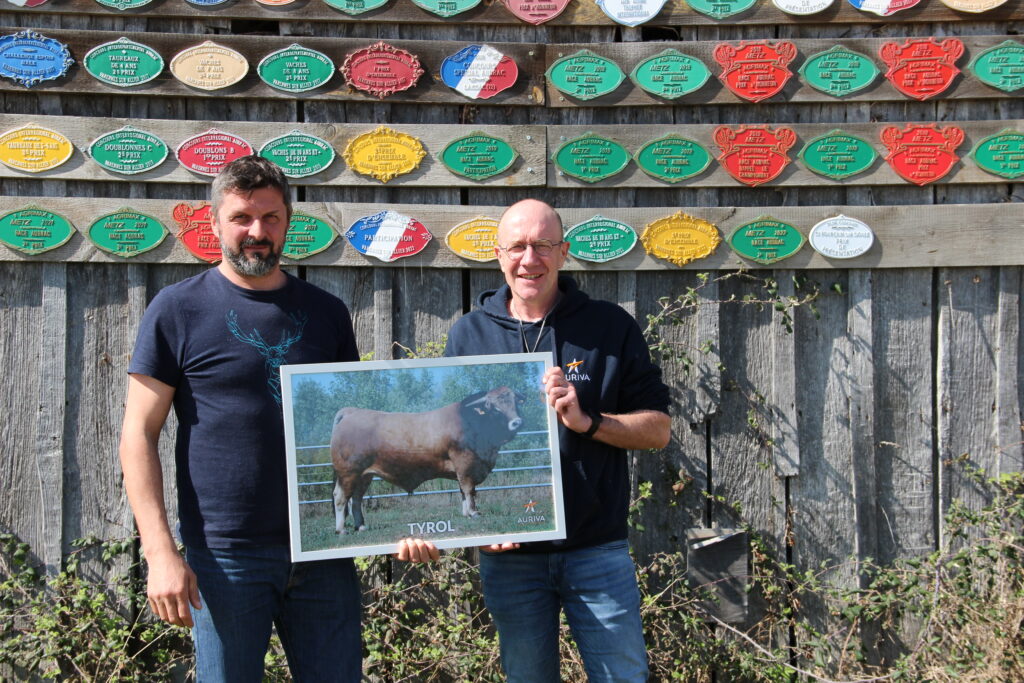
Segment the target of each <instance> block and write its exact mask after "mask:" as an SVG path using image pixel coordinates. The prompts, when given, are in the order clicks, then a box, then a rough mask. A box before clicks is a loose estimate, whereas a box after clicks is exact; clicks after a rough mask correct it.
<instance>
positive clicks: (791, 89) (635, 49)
mask: <svg viewBox="0 0 1024 683" xmlns="http://www.w3.org/2000/svg"><path fill="white" fill-rule="evenodd" d="M758 37H759V38H760V39H762V40H764V39H765V36H764V32H763V31H761V32H760V33H759V35H758ZM1006 38H1007V36H1006V35H991V36H977V35H971V36H962V37H961V39H962V40H963V42H964V47H965V56H964V57H962V58H961V59H962V63H963V64H965V65H966V64H967V63H969V62H970V61H971V59H973V58H974V56H976V55H978V54H980V53H981V52H983V51H984V50H987V49H988V48H990V47H992V46H994V45H998V44H999V43H1002V42H1003V41H1005V40H1006ZM738 40H740V39H739V38H736V37H732V36H730V37H726V36H723V37H722V40H713V41H711V40H709V41H693V42H680V43H675V42H669V43H663V42H653V41H652V42H645V43H604V44H598V45H595V44H554V45H548V46H546V54H545V58H544V68H545V70H547V68H549V67H550V66H551V64H552V63H554V62H555V61H556V60H558V59H560V58H562V57H565V56H568V55H572V54H574V53H576V52H578V51H579V50H582V49H587V50H590V51H591V52H594V53H596V54H599V55H601V56H602V57H605V58H607V59H611V60H613V61H614V62H615V63H616V64H618V65H619V68H620V69H622V71H623V73H625V74H627V75H628V74H630V73H631V72H632V71H633V68H634V67H635V66H636V65H637V64H639V63H640V62H641V61H643V60H645V59H647V58H649V57H651V56H653V55H656V54H658V53H659V52H662V51H663V50H665V49H668V48H673V49H676V50H678V51H679V52H682V53H683V54H687V55H690V56H691V57H696V58H697V59H699V60H701V61H702V62H703V63H704V64H705V66H707V68H708V69H709V70H710V71H711V74H712V77H711V78H709V79H708V81H707V83H705V84H704V85H703V86H702V87H701V88H700V89H699V90H697V91H695V92H692V93H688V94H686V95H683V96H681V97H678V98H676V99H674V100H665V99H663V98H660V97H657V96H655V95H652V94H650V93H648V92H646V91H645V90H643V89H642V88H640V87H638V86H636V85H635V84H634V83H633V82H632V81H631V80H629V79H626V80H624V81H623V82H622V83H621V84H620V85H619V87H618V88H616V89H615V90H614V91H613V92H611V93H609V94H607V95H603V96H601V97H597V98H594V99H590V100H578V99H576V98H574V97H572V96H570V95H566V94H565V93H563V92H561V91H560V90H558V89H557V88H556V87H555V86H554V85H553V84H552V83H551V81H550V80H549V81H547V105H548V106H550V107H610V106H640V105H643V106H652V105H655V106H657V105H673V106H679V105H693V104H751V105H752V104H753V103H748V102H747V101H746V100H744V99H743V98H741V97H739V96H737V95H735V94H733V93H732V92H731V91H729V89H728V88H726V87H725V86H724V85H723V84H722V83H721V81H719V80H718V78H716V76H717V75H718V74H720V73H721V71H722V68H721V67H720V66H719V65H718V63H717V62H716V61H715V58H714V51H715V48H716V47H717V46H718V45H720V44H721V42H722V41H728V42H732V43H734V44H735V45H739V43H738V42H737V41H738ZM774 40H775V38H774V37H771V38H769V41H770V42H774ZM790 42H792V43H794V44H795V46H796V48H797V51H798V57H797V58H796V59H795V60H794V61H793V62H792V63H791V64H790V65H789V67H788V68H789V69H790V71H791V72H792V73H793V76H792V77H791V78H790V79H789V80H788V82H787V83H786V85H785V87H784V88H783V89H782V90H781V92H779V93H778V94H776V95H773V96H772V97H771V98H769V99H768V100H765V101H763V102H759V103H757V106H766V105H770V106H775V105H780V104H789V103H803V102H837V99H836V98H835V97H833V96H832V95H828V94H825V93H823V92H821V91H820V90H818V89H816V88H812V87H811V86H809V85H807V84H806V83H805V82H804V80H803V78H802V77H801V76H800V75H799V73H798V71H799V69H800V67H801V66H802V65H803V63H804V61H806V60H807V58H808V57H810V56H811V55H814V54H817V53H819V52H823V51H825V50H828V49H830V48H831V47H832V46H834V45H842V46H843V47H844V48H846V49H850V50H854V51H856V52H859V53H861V54H863V55H867V56H868V57H870V58H871V60H872V61H873V62H874V63H875V66H876V67H878V69H879V70H880V71H881V73H880V74H879V76H878V77H877V78H876V79H875V81H874V82H873V83H872V84H871V85H870V86H868V87H866V88H864V89H863V90H860V91H858V92H855V93H852V94H849V95H845V96H843V98H842V102H844V103H845V102H858V101H860V102H884V101H908V100H910V98H909V97H907V96H906V95H904V94H903V93H901V92H900V91H899V90H897V89H896V88H895V87H894V86H893V85H892V83H890V82H889V81H888V80H887V79H886V78H885V77H884V74H885V72H886V69H887V67H886V65H885V63H884V62H883V61H882V59H881V57H880V56H879V49H880V48H881V47H882V45H883V44H885V43H887V42H896V43H898V44H900V45H902V44H903V42H904V39H903V38H847V37H842V38H828V39H821V38H813V39H803V38H797V39H793V40H791V41H790ZM1008 95H1009V94H1008V93H1005V92H1002V91H1001V90H999V89H998V88H993V87H991V86H988V85H986V84H985V83H983V82H981V81H980V80H978V79H977V78H976V77H974V76H973V75H972V74H970V73H969V72H967V71H965V72H964V73H963V74H961V75H960V76H958V77H957V78H956V79H955V80H954V82H953V84H952V85H951V86H950V87H949V88H948V89H947V90H944V91H943V92H942V93H941V95H940V97H941V99H942V100H959V99H990V98H995V99H1004V98H1006V97H1007V96H1008ZM1010 96H1011V97H1012V95H1010Z"/></svg>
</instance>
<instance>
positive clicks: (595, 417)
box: [580, 410, 604, 439]
mask: <svg viewBox="0 0 1024 683" xmlns="http://www.w3.org/2000/svg"><path fill="white" fill-rule="evenodd" d="M587 415H589V416H590V427H588V428H587V431H585V432H580V434H582V435H583V436H585V437H587V438H588V439H592V438H594V434H596V433H597V430H598V429H600V427H601V421H602V420H604V416H603V415H601V413H599V412H597V411H596V410H588V411H587Z"/></svg>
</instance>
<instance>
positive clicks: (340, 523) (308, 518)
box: [281, 353, 565, 562]
mask: <svg viewBox="0 0 1024 683" xmlns="http://www.w3.org/2000/svg"><path fill="white" fill-rule="evenodd" d="M551 363H552V358H551V354H550V353H522V354H507V355H495V356H466V357H461V358H422V359H409V360H395V361H369V362H357V363H321V364H312V365H283V366H281V398H282V401H283V404H284V428H285V447H286V452H287V458H288V497H289V518H290V519H289V526H290V536H291V551H292V558H293V560H294V561H296V562H298V561H305V560H321V559H326V558H332V557H354V556H358V555H379V554H382V553H392V552H395V551H396V550H397V547H398V542H399V541H400V540H401V539H403V538H407V537H419V538H423V539H428V540H430V541H432V542H433V543H434V544H435V545H436V546H437V547H439V548H459V547H465V546H479V545H489V544H491V543H501V542H506V541H513V542H526V541H541V540H554V539H560V538H565V521H564V520H565V515H564V512H563V506H562V474H561V470H560V469H559V458H558V431H557V418H556V417H555V412H554V410H553V409H552V408H551V407H550V406H548V405H547V402H546V401H545V399H544V391H543V385H542V384H541V378H542V377H543V375H544V371H545V370H546V369H547V368H549V367H550V366H551Z"/></svg>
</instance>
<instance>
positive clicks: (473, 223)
mask: <svg viewBox="0 0 1024 683" xmlns="http://www.w3.org/2000/svg"><path fill="white" fill-rule="evenodd" d="M444 243H445V244H447V245H448V248H449V249H451V250H452V251H454V252H455V253H456V254H458V255H459V256H461V257H462V258H467V259H469V260H471V261H480V262H481V263H483V262H485V261H493V260H494V259H496V258H498V255H497V254H495V253H494V247H496V246H497V245H498V219H496V218H491V217H490V216H477V217H476V218H470V219H469V220H468V221H463V222H462V223H459V224H458V225H456V226H455V227H454V228H452V229H451V230H449V231H448V234H447V235H445V236H444Z"/></svg>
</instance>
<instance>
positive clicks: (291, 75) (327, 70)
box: [256, 43, 334, 92]
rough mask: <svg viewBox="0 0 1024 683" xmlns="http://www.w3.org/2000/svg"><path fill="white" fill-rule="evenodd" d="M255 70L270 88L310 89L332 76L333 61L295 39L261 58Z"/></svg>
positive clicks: (286, 90)
mask: <svg viewBox="0 0 1024 683" xmlns="http://www.w3.org/2000/svg"><path fill="white" fill-rule="evenodd" d="M256 72H257V73H258V74H259V75H260V78H261V79H263V82H264V83H266V84H267V85H269V86H270V87H271V88H277V89H278V90H283V91H285V92H308V91H310V90H315V89H316V88H319V87H320V86H321V85H323V84H324V83H326V82H327V81H329V80H331V77H332V76H334V62H332V61H331V58H330V57H328V56H327V55H325V54H324V53H322V52H317V51H316V50H311V49H309V48H308V47H302V46H301V45H299V44H298V43H292V44H291V45H289V46H288V47H286V48H282V49H280V50H276V51H274V52H271V53H270V54H269V55H267V56H266V57H264V58H263V59H261V60H260V63H259V65H258V66H257V67H256Z"/></svg>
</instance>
